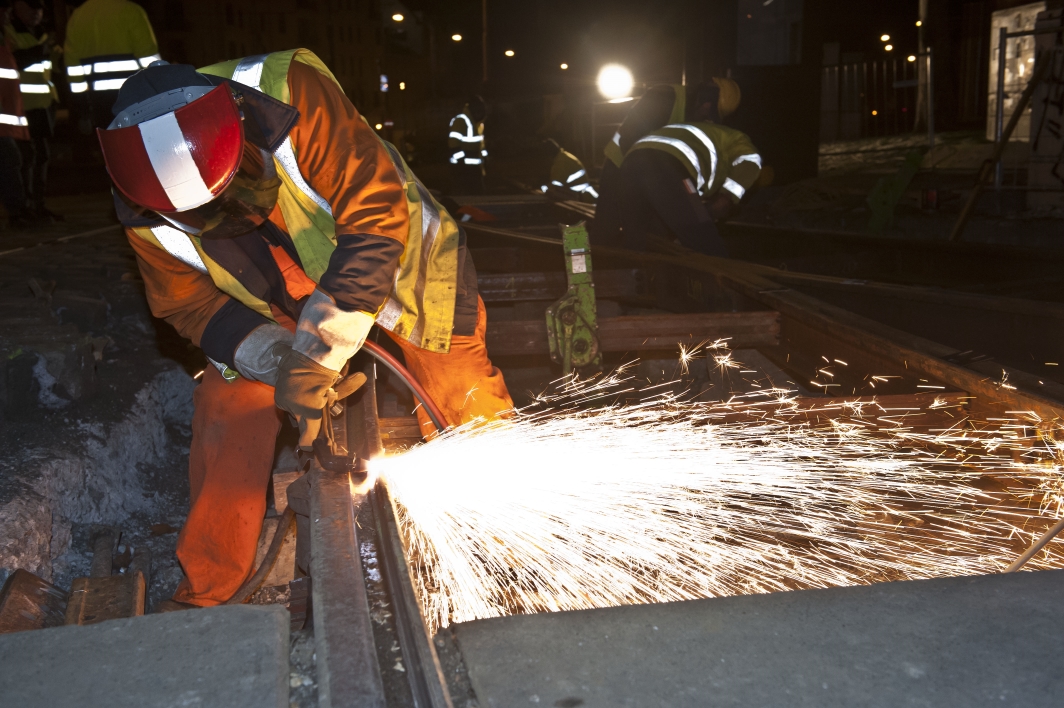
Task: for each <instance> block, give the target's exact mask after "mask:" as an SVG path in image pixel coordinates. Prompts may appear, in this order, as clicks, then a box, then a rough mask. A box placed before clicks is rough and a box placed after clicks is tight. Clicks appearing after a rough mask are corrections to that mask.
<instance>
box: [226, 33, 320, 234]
mask: <svg viewBox="0 0 1064 708" xmlns="http://www.w3.org/2000/svg"><path fill="white" fill-rule="evenodd" d="M268 56H269V54H259V55H257V56H253V57H247V58H244V59H241V60H240V63H238V64H237V65H236V69H234V70H233V81H236V82H238V83H241V84H244V85H245V86H250V87H251V88H253V89H255V90H256V91H261V90H262V89H261V84H262V67H263V66H265V65H266V57H268ZM273 157H274V159H276V160H277V164H279V165H280V166H281V169H283V170H284V171H285V174H287V175H288V177H289V178H290V179H291V180H292V182H293V183H295V185H296V187H298V188H299V191H301V192H303V194H305V195H306V196H307V197H309V198H310V200H311V201H312V202H314V203H315V204H317V205H318V206H319V207H321V208H322V209H324V210H325V212H326V213H327V214H328V215H329V216H332V205H331V204H329V202H328V200H327V199H325V197H323V196H321V195H320V194H318V193H317V192H316V191H314V188H313V187H311V186H310V185H309V184H307V181H306V180H305V179H304V178H303V173H302V172H300V171H299V163H298V162H297V161H296V151H295V150H294V149H293V148H292V138H291V137H289V136H285V139H284V142H282V143H281V146H280V147H279V148H277V150H276V151H274V153H273Z"/></svg>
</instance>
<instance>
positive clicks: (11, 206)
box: [0, 4, 30, 229]
mask: <svg viewBox="0 0 1064 708" xmlns="http://www.w3.org/2000/svg"><path fill="white" fill-rule="evenodd" d="M9 12H10V10H9V8H8V7H7V6H5V5H3V4H0V22H4V23H6V22H7V16H8V13H9ZM29 139H30V132H29V127H28V126H27V122H26V116H25V115H24V114H23V111H22V93H21V91H19V75H18V64H16V63H15V57H14V56H12V54H11V52H10V51H8V49H7V47H5V46H4V45H3V44H0V203H3V205H4V209H6V210H7V223H8V226H9V227H11V228H16V229H17V228H23V227H25V226H29V221H28V220H27V218H26V214H25V211H26V193H25V191H24V190H23V188H22V152H21V150H20V149H19V143H21V142H23V141H26V140H29Z"/></svg>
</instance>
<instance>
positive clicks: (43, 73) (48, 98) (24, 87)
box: [4, 23, 59, 111]
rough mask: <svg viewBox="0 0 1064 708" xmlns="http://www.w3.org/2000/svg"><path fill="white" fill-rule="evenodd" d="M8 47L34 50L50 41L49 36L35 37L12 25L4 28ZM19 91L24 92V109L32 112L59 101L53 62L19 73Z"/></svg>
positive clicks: (30, 66) (48, 60)
mask: <svg viewBox="0 0 1064 708" xmlns="http://www.w3.org/2000/svg"><path fill="white" fill-rule="evenodd" d="M4 37H5V39H6V40H7V45H8V47H10V48H11V49H13V50H19V49H32V48H33V47H38V46H40V45H42V44H44V43H45V42H47V41H48V35H47V34H44V35H41V36H40V37H34V36H33V35H32V34H31V33H29V32H19V31H17V30H16V29H15V27H14V26H13V25H11V24H10V23H9V24H7V25H5V26H4ZM19 90H20V91H21V92H22V107H23V109H24V110H27V111H30V110H33V109H35V108H47V107H48V106H50V105H52V102H53V101H58V100H59V94H58V93H57V92H56V90H55V86H54V85H53V84H52V60H51V58H48V59H42V60H40V61H38V62H35V63H33V64H30V65H29V66H27V67H25V68H24V69H21V70H20V71H19Z"/></svg>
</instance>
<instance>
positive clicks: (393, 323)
mask: <svg viewBox="0 0 1064 708" xmlns="http://www.w3.org/2000/svg"><path fill="white" fill-rule="evenodd" d="M297 58H298V59H297ZM297 60H298V61H300V62H302V63H304V64H306V65H308V66H310V67H313V68H314V69H315V70H316V71H318V72H319V73H321V74H322V75H323V76H325V77H327V78H330V79H331V80H333V81H335V78H334V77H333V76H332V74H331V73H330V72H329V69H328V67H326V66H325V64H323V63H322V62H321V60H320V59H318V58H317V56H315V55H314V54H313V53H312V52H309V51H307V50H305V49H297V50H290V51H286V52H275V53H272V54H268V55H264V56H259V57H251V58H248V59H242V60H239V61H236V60H234V61H230V62H224V63H221V64H216V65H212V66H209V67H204V68H202V69H200V71H201V72H202V73H206V74H212V75H215V76H219V77H221V78H232V79H234V80H236V81H239V82H240V83H245V85H248V84H250V83H251V82H252V81H254V83H255V84H256V88H257V89H258V90H260V91H262V92H263V93H265V94H266V95H268V96H270V97H271V98H274V99H276V100H280V101H283V102H285V103H289V104H290V103H291V97H290V94H289V88H288V74H289V69H290V66H291V63H292V62H293V61H297ZM362 120H363V121H364V119H362ZM377 139H378V140H380V142H381V144H382V145H383V146H384V147H385V148H386V149H387V150H388V153H389V156H390V157H391V159H392V164H393V166H394V168H395V169H396V171H397V173H398V177H399V180H400V182H401V183H402V184H403V185H404V193H405V197H406V202H407V208H408V212H409V214H410V223H409V231H408V234H407V238H406V245H405V248H404V251H403V254H402V256H401V257H400V260H399V268H398V269H397V270H396V274H395V281H394V283H393V286H392V290H391V293H390V294H389V296H388V300H387V301H386V302H385V303H384V305H383V306H382V308H381V311H380V312H379V313H378V314H377V318H376V321H377V323H378V324H379V325H381V326H382V327H385V328H386V329H389V330H391V331H392V332H393V333H394V334H396V335H397V336H399V337H402V338H403V339H406V340H408V341H409V342H410V343H411V344H414V345H415V346H418V347H421V348H423V349H427V350H429V351H434V352H446V351H448V350H449V348H450V340H451V330H452V329H453V324H454V302H455V294H456V287H455V285H456V282H455V281H456V277H457V272H458V241H459V231H458V226H457V224H456V223H455V221H454V219H452V218H451V216H450V215H449V214H447V213H446V212H445V211H443V210H442V208H440V207H439V205H438V204H436V202H435V201H434V200H433V198H432V195H431V194H430V193H429V192H428V190H427V189H426V188H425V187H424V185H422V184H421V183H420V182H419V181H418V180H417V178H416V177H415V176H414V175H413V174H412V173H411V172H410V170H409V168H408V167H407V165H406V163H405V162H404V161H403V159H402V157H401V156H400V155H399V154H398V152H397V151H396V150H395V148H394V147H393V146H392V145H390V144H389V143H388V142H387V141H385V140H383V139H382V138H380V136H377ZM286 146H287V149H284V148H285V147H286ZM274 158H275V162H276V163H277V164H279V165H281V168H282V169H281V170H278V172H279V173H280V174H281V176H282V182H283V184H282V187H281V191H280V194H279V196H278V206H279V207H280V209H281V213H282V215H283V217H284V221H285V224H286V227H287V229H288V231H289V235H290V236H291V238H292V241H293V243H294V244H295V247H296V251H297V253H298V254H299V259H300V262H301V265H302V268H303V270H304V272H305V273H306V274H307V276H308V277H309V278H310V279H311V280H313V281H315V282H317V281H318V280H319V278H320V277H321V275H322V274H323V273H324V272H325V270H326V269H327V268H328V264H329V259H330V256H331V254H332V252H333V250H334V249H335V247H336V237H335V228H336V222H335V220H334V219H333V217H332V215H331V208H329V207H327V204H328V203H327V202H326V201H325V200H324V199H322V198H321V197H320V195H318V194H317V193H316V192H315V191H314V190H313V189H312V188H311V187H310V186H309V184H308V183H307V181H306V179H305V178H304V177H303V175H302V174H301V173H300V172H299V167H298V164H297V163H296V160H295V152H294V150H292V143H291V141H290V139H286V141H285V143H284V144H283V145H282V148H281V149H279V150H278V151H277V152H276V153H274ZM287 158H290V160H289V164H288V165H286V164H284V162H285V160H286V159H287ZM315 197H317V198H315ZM319 199H320V200H321V201H318V200H319ZM193 241H195V240H193ZM201 255H202V254H201ZM207 267H208V270H209V272H210V274H211V277H212V279H214V280H215V283H216V284H218V286H219V288H221V289H222V290H224V291H225V292H227V293H228V294H229V295H230V296H233V297H235V298H236V299H237V300H239V301H240V302H242V303H244V304H245V305H247V306H248V307H251V308H252V309H263V308H264V309H265V311H266V312H268V311H269V306H268V305H266V304H265V303H263V302H262V301H261V300H258V299H257V298H255V297H254V296H251V295H250V294H249V293H247V292H246V291H243V288H242V287H240V288H238V285H239V283H238V281H236V280H235V279H232V282H230V281H229V279H228V278H231V276H228V278H227V274H226V273H223V272H222V270H223V269H220V268H219V267H216V266H215V265H212V262H210V261H208V262H207ZM216 271H217V272H216ZM231 290H232V291H233V292H230V291H231ZM239 291H243V292H239ZM234 293H236V294H234Z"/></svg>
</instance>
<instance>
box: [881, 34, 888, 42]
mask: <svg viewBox="0 0 1064 708" xmlns="http://www.w3.org/2000/svg"><path fill="white" fill-rule="evenodd" d="M879 41H880V42H889V41H890V35H889V34H885V35H883V36H882V37H880V38H879Z"/></svg>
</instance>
